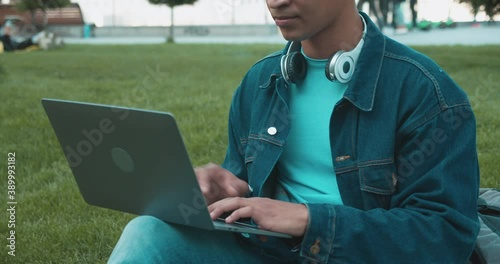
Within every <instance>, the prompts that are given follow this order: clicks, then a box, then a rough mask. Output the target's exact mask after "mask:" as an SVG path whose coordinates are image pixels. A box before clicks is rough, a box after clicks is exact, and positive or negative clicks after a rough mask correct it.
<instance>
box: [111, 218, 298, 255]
mask: <svg viewBox="0 0 500 264" xmlns="http://www.w3.org/2000/svg"><path fill="white" fill-rule="evenodd" d="M298 259H299V255H298V252H296V250H294V246H293V244H292V242H291V240H287V239H280V238H272V237H258V236H253V235H252V236H243V235H242V234H239V233H232V232H223V231H209V230H203V229H198V228H192V227H186V226H181V225H174V224H168V223H165V222H163V221H161V220H159V219H157V218H155V217H151V216H139V217H137V218H135V219H133V220H132V221H130V223H129V224H128V225H127V226H126V227H125V229H124V230H123V233H122V236H121V237H120V240H119V241H118V243H117V245H116V247H115V249H114V250H113V253H112V254H111V257H110V258H109V261H108V263H207V264H208V263H217V264H220V263H276V262H298Z"/></svg>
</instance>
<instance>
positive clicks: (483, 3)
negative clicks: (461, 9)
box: [456, 0, 500, 21]
mask: <svg viewBox="0 0 500 264" xmlns="http://www.w3.org/2000/svg"><path fill="white" fill-rule="evenodd" d="M456 1H458V2H459V3H466V4H469V5H470V7H471V12H472V14H473V15H474V21H476V15H477V13H478V12H479V10H480V9H481V7H484V11H485V12H486V14H487V15H488V17H489V18H490V21H494V20H493V17H494V16H495V15H496V14H499V13H500V0H456Z"/></svg>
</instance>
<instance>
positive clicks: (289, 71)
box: [281, 15, 366, 83]
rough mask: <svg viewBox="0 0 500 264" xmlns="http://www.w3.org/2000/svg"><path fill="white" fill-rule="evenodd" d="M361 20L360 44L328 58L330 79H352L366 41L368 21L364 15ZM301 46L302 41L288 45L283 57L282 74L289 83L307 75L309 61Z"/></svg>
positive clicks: (326, 72)
mask: <svg viewBox="0 0 500 264" xmlns="http://www.w3.org/2000/svg"><path fill="white" fill-rule="evenodd" d="M360 16H361V15H360ZM361 20H362V21H363V26H364V29H363V36H362V37H361V40H360V41H359V43H358V45H356V47H355V48H354V49H353V50H351V51H343V50H340V51H338V52H336V53H335V54H333V55H332V56H331V57H330V58H329V59H328V61H327V63H326V65H325V75H326V78H328V79H329V80H330V81H334V80H338V81H339V82H341V83H347V82H349V81H350V80H351V78H352V75H353V73H354V69H355V68H356V62H357V61H358V58H359V54H361V50H362V49H363V45H364V43H365V41H364V38H365V35H366V21H365V19H364V18H363V17H362V16H361ZM301 47H302V46H301V44H300V41H293V42H292V43H291V44H290V47H288V51H287V53H286V55H284V56H283V57H281V74H282V75H283V78H285V81H286V82H287V83H297V82H298V81H300V80H302V79H304V78H305V76H306V73H307V61H306V59H305V58H304V55H302V52H301Z"/></svg>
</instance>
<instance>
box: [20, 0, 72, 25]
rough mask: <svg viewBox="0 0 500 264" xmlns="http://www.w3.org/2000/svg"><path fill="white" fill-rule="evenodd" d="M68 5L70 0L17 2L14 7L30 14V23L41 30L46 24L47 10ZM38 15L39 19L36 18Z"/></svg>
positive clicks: (26, 0) (28, 0)
mask: <svg viewBox="0 0 500 264" xmlns="http://www.w3.org/2000/svg"><path fill="white" fill-rule="evenodd" d="M70 3H71V1H70V0H19V1H17V4H16V5H17V8H18V9H19V10H21V11H28V12H30V14H31V23H32V24H33V25H35V27H36V28H37V29H38V30H42V29H43V28H44V27H45V25H46V24H47V9H52V8H61V7H65V6H67V5H69V4H70ZM38 12H41V14H40V13H38ZM38 14H40V15H41V17H40V18H38V17H37V16H38ZM40 20H41V21H40Z"/></svg>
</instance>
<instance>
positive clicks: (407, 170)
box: [109, 0, 479, 264]
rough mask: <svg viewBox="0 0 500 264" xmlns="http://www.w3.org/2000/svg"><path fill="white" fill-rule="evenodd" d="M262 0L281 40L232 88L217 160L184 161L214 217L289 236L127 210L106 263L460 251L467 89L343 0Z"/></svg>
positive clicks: (335, 259) (471, 121)
mask: <svg viewBox="0 0 500 264" xmlns="http://www.w3.org/2000/svg"><path fill="white" fill-rule="evenodd" d="M267 6H268V9H269V11H270V13H271V15H272V17H273V18H274V20H275V23H276V25H277V26H278V27H279V28H280V30H281V33H282V35H283V37H284V38H285V39H286V40H288V41H289V42H288V44H287V45H286V47H285V48H284V49H283V50H281V51H279V52H276V53H273V54H270V55H268V56H266V57H265V58H263V59H261V60H260V61H258V62H257V63H256V64H255V65H253V66H252V68H251V69H250V70H249V71H248V73H247V74H246V76H245V77H244V78H243V80H242V82H241V84H240V85H239V87H238V88H237V90H236V92H235V94H234V97H233V101H232V104H231V107H230V111H229V123H228V124H229V129H228V132H229V140H228V148H227V152H226V157H225V160H224V162H223V164H222V165H221V166H219V165H215V164H208V165H205V166H201V167H197V168H195V173H196V177H197V179H198V182H199V184H200V187H201V190H202V192H203V195H204V197H205V200H206V202H207V204H208V205H209V212H210V214H211V217H212V218H213V219H216V218H218V217H219V216H221V215H222V214H223V213H229V216H228V217H227V218H226V222H228V223H232V222H234V221H237V220H239V219H243V218H251V219H252V221H253V222H254V223H255V224H256V225H257V226H259V227H260V228H262V229H266V230H271V231H276V232H282V233H287V234H290V235H292V236H293V237H294V238H292V239H282V238H275V237H264V236H257V235H249V234H238V233H229V232H216V231H205V230H201V229H196V228H190V227H186V226H183V225H176V224H170V223H165V222H163V221H161V220H159V219H157V218H154V217H151V216H139V217H137V218H135V219H133V220H132V221H131V222H130V223H129V224H128V225H127V226H126V227H125V229H124V230H123V233H122V235H121V237H120V239H119V241H118V243H117V245H116V247H115V248H114V250H113V253H112V254H111V256H110V259H109V263H280V262H289V263H306V262H307V263H384V264H387V263H466V262H467V260H468V258H469V256H470V255H471V253H472V250H473V248H474V244H475V241H476V236H477V234H478V230H479V224H478V217H477V207H476V206H477V197H478V189H479V166H478V159H477V152H476V124H475V118H474V115H473V113H472V108H471V106H470V103H469V101H468V100H467V96H466V94H465V93H464V92H463V91H462V89H461V88H459V87H458V86H457V84H456V83H455V82H454V81H453V80H452V79H451V78H450V77H449V76H448V75H447V74H446V73H445V72H444V71H443V69H442V68H440V67H439V66H438V65H436V63H435V62H434V61H432V60H431V59H429V58H428V57H426V56H424V55H422V54H420V53H419V52H417V51H415V50H413V49H411V48H409V47H407V46H405V45H403V44H401V43H398V42H396V41H394V40H392V39H390V38H389V37H387V36H385V35H383V34H382V33H381V32H380V31H379V30H378V29H377V27H376V25H375V24H374V23H373V22H372V21H371V20H370V18H369V17H368V16H367V15H366V14H364V13H362V12H361V13H358V11H357V9H356V4H355V1H354V0H316V1H311V0H267ZM342 51H346V52H342ZM228 63H230V59H228ZM207 140H210V139H207ZM165 202H166V203H167V202H168V201H165Z"/></svg>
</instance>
